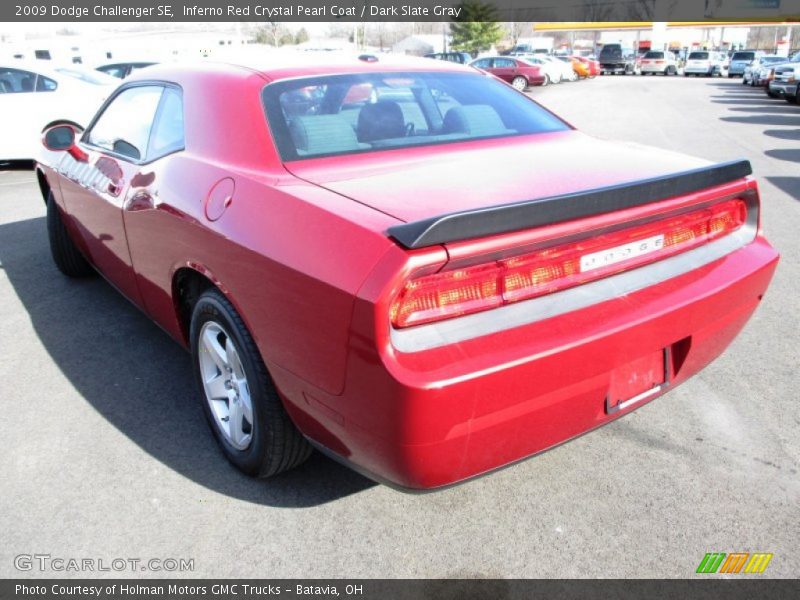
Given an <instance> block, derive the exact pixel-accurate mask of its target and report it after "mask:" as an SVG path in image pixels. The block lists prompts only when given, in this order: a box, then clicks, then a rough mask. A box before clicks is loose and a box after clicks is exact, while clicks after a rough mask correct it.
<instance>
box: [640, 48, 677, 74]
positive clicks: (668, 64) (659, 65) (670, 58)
mask: <svg viewBox="0 0 800 600" xmlns="http://www.w3.org/2000/svg"><path fill="white" fill-rule="evenodd" d="M639 73H641V74H642V75H654V74H656V73H660V74H662V75H677V74H678V59H677V58H676V57H675V55H674V54H673V53H672V52H662V51H655V50H651V51H650V52H647V53H645V55H644V56H642V62H641V63H640V66H639Z"/></svg>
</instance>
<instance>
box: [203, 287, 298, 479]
mask: <svg viewBox="0 0 800 600" xmlns="http://www.w3.org/2000/svg"><path fill="white" fill-rule="evenodd" d="M209 321H213V322H215V323H217V324H218V325H220V326H222V328H223V329H224V330H225V331H226V332H227V333H228V335H230V337H231V339H233V342H234V344H235V346H236V348H237V350H238V352H239V358H240V360H241V363H242V368H243V370H244V372H245V374H246V376H247V384H248V387H249V390H250V396H251V399H252V408H253V421H254V422H253V424H252V430H251V436H252V438H251V441H250V444H249V445H248V446H247V448H245V449H244V450H238V449H236V448H234V447H233V446H232V445H231V444H230V443H229V442H228V440H227V439H225V436H224V435H223V433H222V432H221V431H220V429H219V427H218V425H217V423H216V421H215V418H214V416H213V415H212V413H211V407H210V406H209V403H208V401H207V400H206V394H205V391H204V388H203V382H202V379H201V371H200V361H199V352H200V350H199V348H200V346H199V336H200V331H201V328H202V326H203V324H204V323H206V322H209ZM189 335H190V341H191V351H192V363H193V367H194V375H195V382H196V385H197V389H198V397H199V399H200V402H201V404H202V407H203V414H205V416H206V421H207V422H208V424H209V427H210V428H211V431H212V433H213V434H214V437H215V438H216V440H217V442H218V443H219V445H220V448H222V451H223V453H224V454H225V457H226V458H227V459H228V460H229V461H230V462H231V463H232V464H233V465H234V466H235V467H236V468H238V469H239V470H240V471H242V472H244V473H246V474H247V475H252V476H254V477H271V476H273V475H277V474H278V473H282V472H283V471H288V470H289V469H292V468H294V467H296V466H298V465H300V464H301V463H303V462H304V461H305V460H306V459H307V458H308V457H309V456H310V455H311V452H312V448H311V445H310V444H309V443H308V441H306V439H305V438H304V437H303V435H302V434H301V433H300V432H299V431H298V430H297V428H296V427H295V425H294V423H292V421H291V419H290V418H289V415H288V414H287V412H286V409H284V407H283V403H282V402H281V399H280V397H279V396H278V392H277V390H276V389H275V385H274V384H273V382H272V378H271V377H270V375H269V373H268V371H267V368H266V366H265V365H264V361H263V360H262V359H261V354H260V353H259V351H258V348H257V347H256V344H255V342H254V341H253V338H252V336H251V335H250V332H248V331H247V328H246V327H245V325H244V322H243V321H242V318H241V317H240V316H239V314H238V313H237V312H236V310H235V309H234V308H233V305H231V303H230V302H228V300H227V299H226V298H225V296H223V295H222V293H220V292H219V291H218V290H217V289H214V288H212V289H210V290H207V291H206V292H204V293H203V294H202V295H201V296H200V298H198V300H197V303H196V304H195V306H194V309H193V310H192V323H191V327H190V332H189Z"/></svg>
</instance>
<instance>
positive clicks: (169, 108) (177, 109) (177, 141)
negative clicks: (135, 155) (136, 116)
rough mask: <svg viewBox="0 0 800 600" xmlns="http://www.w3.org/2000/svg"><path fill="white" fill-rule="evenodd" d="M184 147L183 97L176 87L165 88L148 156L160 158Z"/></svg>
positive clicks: (149, 157) (151, 136) (151, 135)
mask: <svg viewBox="0 0 800 600" xmlns="http://www.w3.org/2000/svg"><path fill="white" fill-rule="evenodd" d="M183 147H184V139H183V97H182V95H181V93H180V91H178V90H177V89H175V88H171V87H168V88H164V95H163V96H162V99H161V108H160V109H159V111H158V115H157V116H156V122H155V123H154V124H153V131H152V133H151V134H150V148H149V150H148V151H147V158H148V159H153V158H158V157H160V156H164V155H166V154H169V153H170V152H175V151H176V150H182V149H183Z"/></svg>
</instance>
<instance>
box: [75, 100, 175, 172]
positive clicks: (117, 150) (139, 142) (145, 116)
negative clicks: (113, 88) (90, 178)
mask: <svg viewBox="0 0 800 600" xmlns="http://www.w3.org/2000/svg"><path fill="white" fill-rule="evenodd" d="M162 91H163V88H161V87H159V86H141V87H133V88H129V89H127V90H124V91H123V92H121V93H120V94H118V95H117V96H116V97H115V98H114V100H113V101H112V102H111V104H109V105H108V106H107V107H106V109H105V111H103V114H102V115H100V118H99V119H98V120H97V122H96V123H95V124H94V126H93V127H92V128H91V129H90V130H89V131H88V132H87V135H86V138H85V139H86V141H87V142H88V143H89V144H91V145H93V146H97V147H98V148H102V149H103V150H107V151H109V152H113V153H114V154H118V155H120V156H124V157H127V158H130V159H133V160H137V161H138V160H143V159H144V158H145V153H146V151H147V146H148V142H149V139H150V129H151V127H152V126H153V120H154V119H155V115H156V110H157V109H158V103H159V101H160V100H161V93H162Z"/></svg>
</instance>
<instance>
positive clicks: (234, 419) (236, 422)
mask: <svg viewBox="0 0 800 600" xmlns="http://www.w3.org/2000/svg"><path fill="white" fill-rule="evenodd" d="M243 418H244V411H242V403H241V402H240V401H239V400H237V399H235V398H231V401H230V402H229V403H228V435H229V436H230V438H231V443H232V444H233V445H234V446H236V447H239V446H240V445H241V444H242V442H243V441H244V437H245V433H244V431H243V425H244V421H243Z"/></svg>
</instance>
